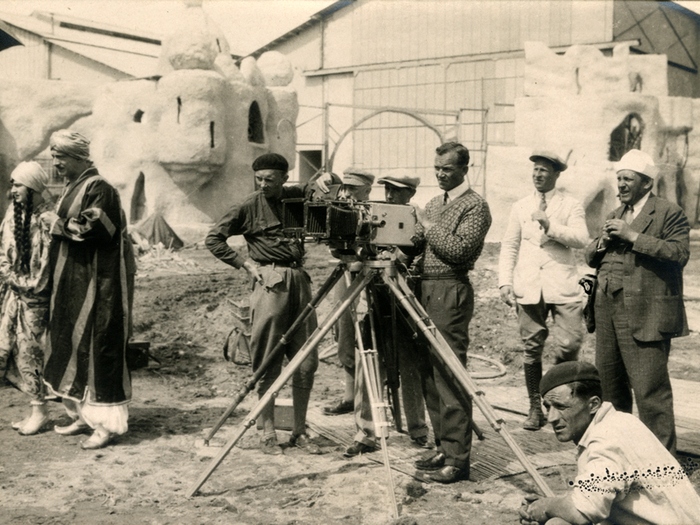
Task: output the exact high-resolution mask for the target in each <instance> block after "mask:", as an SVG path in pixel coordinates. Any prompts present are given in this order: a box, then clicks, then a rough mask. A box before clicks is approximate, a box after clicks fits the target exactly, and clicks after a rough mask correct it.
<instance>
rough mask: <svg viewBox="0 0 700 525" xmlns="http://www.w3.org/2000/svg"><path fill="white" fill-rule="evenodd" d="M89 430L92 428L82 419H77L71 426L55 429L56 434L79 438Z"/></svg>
mask: <svg viewBox="0 0 700 525" xmlns="http://www.w3.org/2000/svg"><path fill="white" fill-rule="evenodd" d="M89 428H90V427H89V426H88V424H87V423H85V421H81V420H80V419H76V420H75V421H73V422H72V423H71V424H70V425H67V426H65V427H59V426H58V425H56V426H55V427H53V429H54V431H55V432H56V434H60V435H62V436H77V435H78V434H82V433H83V432H86V431H87V430H88V429H89Z"/></svg>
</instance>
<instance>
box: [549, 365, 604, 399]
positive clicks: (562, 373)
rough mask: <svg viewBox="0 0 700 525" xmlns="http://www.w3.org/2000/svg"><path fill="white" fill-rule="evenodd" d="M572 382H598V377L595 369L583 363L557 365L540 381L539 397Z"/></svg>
mask: <svg viewBox="0 0 700 525" xmlns="http://www.w3.org/2000/svg"><path fill="white" fill-rule="evenodd" d="M574 381H598V382H600V376H599V375H598V370H597V369H596V367H595V366H593V365H592V364H591V363H587V362H585V361H566V362H565V363H559V364H558V365H554V366H553V367H552V368H550V369H549V371H548V372H547V373H546V374H545V375H544V377H543V378H542V380H541V381H540V395H545V394H546V393H547V392H549V391H550V390H552V389H553V388H556V387H558V386H560V385H566V384H567V383H573V382H574Z"/></svg>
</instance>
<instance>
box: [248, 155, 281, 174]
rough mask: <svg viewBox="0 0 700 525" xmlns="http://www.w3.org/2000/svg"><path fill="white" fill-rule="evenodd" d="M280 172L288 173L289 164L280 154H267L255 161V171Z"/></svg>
mask: <svg viewBox="0 0 700 525" xmlns="http://www.w3.org/2000/svg"><path fill="white" fill-rule="evenodd" d="M260 170H279V171H284V172H285V173H287V171H289V163H288V162H287V159H285V158H284V157H283V156H282V155H280V154H279V153H265V154H264V155H260V156H259V157H258V158H257V159H255V160H254V161H253V171H260Z"/></svg>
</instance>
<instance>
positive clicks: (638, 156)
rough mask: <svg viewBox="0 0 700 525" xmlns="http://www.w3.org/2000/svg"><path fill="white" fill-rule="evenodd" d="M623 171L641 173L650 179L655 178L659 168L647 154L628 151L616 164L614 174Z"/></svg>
mask: <svg viewBox="0 0 700 525" xmlns="http://www.w3.org/2000/svg"><path fill="white" fill-rule="evenodd" d="M623 170H631V171H634V172H636V173H641V174H642V175H646V176H647V177H649V178H650V179H654V178H656V176H657V175H658V174H659V168H657V167H656V165H655V164H654V159H652V158H651V156H650V155H649V154H647V153H644V152H643V151H639V150H638V149H631V150H629V151H628V152H627V153H625V154H624V155H623V157H622V158H621V159H620V161H619V162H618V163H617V165H616V166H615V173H617V172H620V171H623Z"/></svg>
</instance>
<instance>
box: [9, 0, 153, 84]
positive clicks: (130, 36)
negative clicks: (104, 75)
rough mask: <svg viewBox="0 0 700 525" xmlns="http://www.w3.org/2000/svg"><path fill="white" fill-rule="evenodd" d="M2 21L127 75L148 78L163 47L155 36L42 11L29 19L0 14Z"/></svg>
mask: <svg viewBox="0 0 700 525" xmlns="http://www.w3.org/2000/svg"><path fill="white" fill-rule="evenodd" d="M0 20H3V21H5V22H6V23H7V24H8V25H9V26H10V27H12V26H15V27H17V28H19V29H22V30H25V31H28V32H31V33H34V34H36V35H38V36H40V37H42V38H44V39H45V40H47V41H48V42H51V43H52V44H54V45H57V46H60V47H63V48H65V49H68V50H70V51H72V52H73V53H77V54H79V55H82V56H85V57H87V58H89V59H91V60H94V61H96V62H99V63H101V64H104V65H106V66H108V67H110V68H112V69H115V70H117V71H122V72H124V73H126V74H128V75H133V76H135V77H147V76H151V75H154V74H155V73H156V71H157V66H158V57H159V55H160V49H161V46H160V40H159V39H157V38H154V36H153V35H152V34H143V35H139V34H136V33H135V32H134V31H132V30H127V29H121V28H118V27H117V26H112V25H109V24H100V23H96V22H91V21H87V20H82V19H77V18H73V17H66V16H58V15H51V14H50V13H43V12H38V13H33V15H32V16H29V17H27V16H18V15H11V14H5V13H0Z"/></svg>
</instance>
